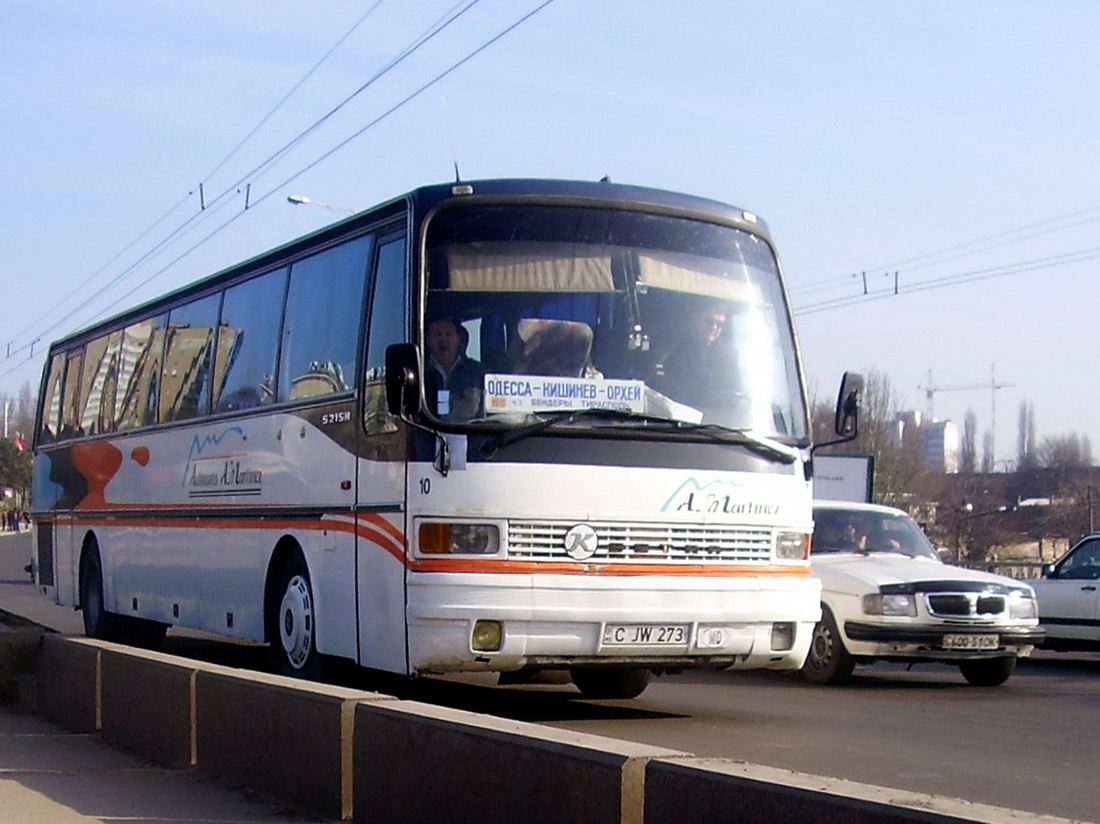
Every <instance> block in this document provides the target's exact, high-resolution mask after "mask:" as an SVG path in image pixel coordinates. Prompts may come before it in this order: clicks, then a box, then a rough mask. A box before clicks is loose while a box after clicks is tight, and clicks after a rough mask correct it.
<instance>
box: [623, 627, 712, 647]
mask: <svg viewBox="0 0 1100 824" xmlns="http://www.w3.org/2000/svg"><path fill="white" fill-rule="evenodd" d="M690 634H691V628H690V626H689V625H688V624H607V625H606V626H605V627H604V628H603V643H604V646H608V647H655V646H656V647H665V646H680V647H686V646H687V642H688V636H689V635H690Z"/></svg>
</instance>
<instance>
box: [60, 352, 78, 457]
mask: <svg viewBox="0 0 1100 824" xmlns="http://www.w3.org/2000/svg"><path fill="white" fill-rule="evenodd" d="M83 365H84V350H83V349H77V350H75V351H72V352H69V356H68V358H67V360H66V363H65V390H64V391H65V395H64V398H62V401H61V434H60V437H61V438H72V437H75V436H77V435H82V434H84V433H83V432H81V431H80V413H81V411H82V410H83V408H84V404H83V403H81V386H82V375H83Z"/></svg>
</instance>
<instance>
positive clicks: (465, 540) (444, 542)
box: [420, 521, 500, 555]
mask: <svg viewBox="0 0 1100 824" xmlns="http://www.w3.org/2000/svg"><path fill="white" fill-rule="evenodd" d="M499 550H500V528H499V527H498V526H497V525H496V524H463V523H448V522H445V521H433V522H430V523H422V524H421V525H420V551H421V552H422V553H424V554H425V555H495V554H496V553H497V552H498V551H499Z"/></svg>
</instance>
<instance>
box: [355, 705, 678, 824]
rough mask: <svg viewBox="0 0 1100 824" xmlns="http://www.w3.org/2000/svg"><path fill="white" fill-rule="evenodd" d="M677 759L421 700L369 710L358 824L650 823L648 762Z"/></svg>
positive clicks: (358, 722)
mask: <svg viewBox="0 0 1100 824" xmlns="http://www.w3.org/2000/svg"><path fill="white" fill-rule="evenodd" d="M676 754H678V753H677V751H675V750H669V749H667V748H659V747H650V746H646V745H643V744H634V743H631V742H628V741H618V740H616V739H612V738H603V737H601V736H595V735H585V734H582V733H574V732H569V731H564V730H556V729H552V728H548V727H540V726H537V725H535V724H524V723H521V722H518V721H508V720H505V719H499V718H491V717H488V716H484V715H477V714H475V713H470V712H463V711H461V710H453V709H448V708H445V707H437V706H429V705H426V704H420V703H417V702H413V701H393V702H389V703H376V704H369V705H366V704H360V705H359V706H358V707H356V710H355V805H354V809H355V821H356V822H361V824H368V822H372V823H373V822H387V824H403V822H408V824H420V822H424V821H446V822H451V824H463V822H469V823H470V824H498V823H499V824H516V822H523V823H524V824H543V823H544V822H545V824H561V822H563V821H584V822H589V824H642V822H643V810H642V798H643V781H644V769H645V764H646V762H647V761H648V760H649V759H651V758H655V757H658V756H662V755H665V756H667V755H676ZM679 754H681V755H682V754H683V753H679Z"/></svg>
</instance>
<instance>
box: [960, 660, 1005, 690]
mask: <svg viewBox="0 0 1100 824" xmlns="http://www.w3.org/2000/svg"><path fill="white" fill-rule="evenodd" d="M1015 670H1016V659H1015V658H982V659H979V660H977V661H960V662H959V671H960V672H962V675H963V678H965V679H966V681H967V683H968V684H973V685H974V686H975V687H999V686H1000V685H1001V684H1003V683H1004V682H1005V681H1007V680H1008V678H1009V676H1010V675H1012V673H1013V672H1014V671H1015Z"/></svg>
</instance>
